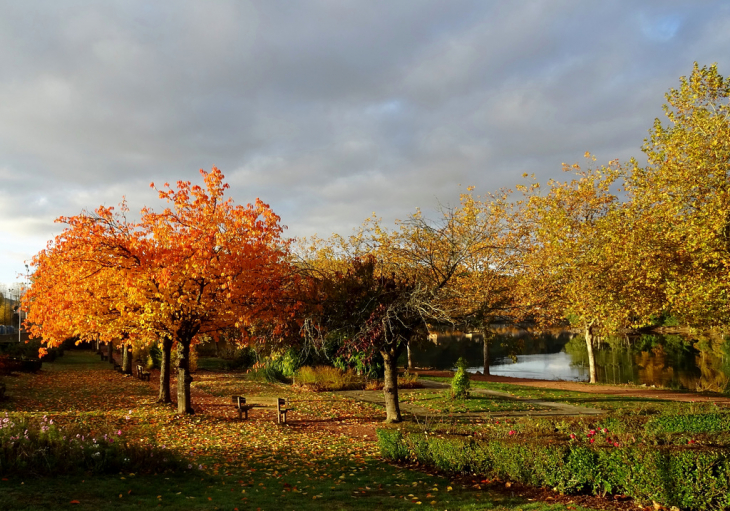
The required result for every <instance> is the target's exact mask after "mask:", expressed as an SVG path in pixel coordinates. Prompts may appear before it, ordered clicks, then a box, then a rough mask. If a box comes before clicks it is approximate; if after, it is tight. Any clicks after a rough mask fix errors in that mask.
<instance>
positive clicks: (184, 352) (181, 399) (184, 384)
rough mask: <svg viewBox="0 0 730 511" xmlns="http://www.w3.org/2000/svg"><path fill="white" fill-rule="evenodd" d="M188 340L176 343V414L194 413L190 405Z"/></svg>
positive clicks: (190, 380)
mask: <svg viewBox="0 0 730 511" xmlns="http://www.w3.org/2000/svg"><path fill="white" fill-rule="evenodd" d="M192 381H193V377H192V376H190V340H189V339H188V340H186V341H180V340H178V342H177V413H179V414H185V413H195V411H194V410H193V407H192V406H191V404H190V383H191V382H192Z"/></svg>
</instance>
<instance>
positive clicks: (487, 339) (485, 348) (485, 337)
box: [482, 329, 492, 376]
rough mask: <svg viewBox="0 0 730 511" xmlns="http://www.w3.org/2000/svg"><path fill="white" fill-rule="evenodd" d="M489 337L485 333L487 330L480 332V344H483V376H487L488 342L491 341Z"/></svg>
mask: <svg viewBox="0 0 730 511" xmlns="http://www.w3.org/2000/svg"><path fill="white" fill-rule="evenodd" d="M491 340H492V338H491V335H489V334H488V333H487V330H486V329H485V330H483V331H482V342H483V343H484V348H483V350H484V373H483V374H484V376H489V341H491Z"/></svg>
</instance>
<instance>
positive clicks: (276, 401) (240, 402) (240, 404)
mask: <svg viewBox="0 0 730 511" xmlns="http://www.w3.org/2000/svg"><path fill="white" fill-rule="evenodd" d="M231 402H232V403H233V405H234V406H235V407H236V410H237V411H238V418H239V419H242V418H243V417H244V416H245V417H246V419H248V411H249V410H250V409H251V408H270V409H272V410H276V422H277V423H278V424H282V423H286V414H287V412H290V411H292V408H287V407H286V399H284V398H283V397H276V398H273V399H266V398H262V399H261V400H258V399H257V400H256V402H246V398H245V397H243V396H232V397H231Z"/></svg>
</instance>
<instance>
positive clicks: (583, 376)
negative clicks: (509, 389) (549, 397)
mask: <svg viewBox="0 0 730 511" xmlns="http://www.w3.org/2000/svg"><path fill="white" fill-rule="evenodd" d="M482 370H483V366H481V365H480V366H479V367H470V368H469V369H468V371H470V372H472V373H475V372H477V371H479V372H481V371H482ZM489 372H490V374H494V375H496V376H511V377H512V378H535V379H538V380H566V381H586V380H588V368H587V367H583V366H582V365H575V364H573V358H572V357H571V356H570V355H569V354H568V353H565V352H562V351H561V352H558V353H544V354H543V353H540V354H536V355H517V360H512V359H511V358H503V359H500V360H499V361H497V363H494V364H489Z"/></svg>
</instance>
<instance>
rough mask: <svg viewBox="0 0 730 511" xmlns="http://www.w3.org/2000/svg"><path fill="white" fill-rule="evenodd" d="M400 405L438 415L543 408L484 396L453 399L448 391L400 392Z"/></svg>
mask: <svg viewBox="0 0 730 511" xmlns="http://www.w3.org/2000/svg"><path fill="white" fill-rule="evenodd" d="M400 399H401V402H402V403H407V404H411V405H414V406H418V407H421V408H424V409H426V410H430V411H431V412H434V413H439V414H448V413H451V414H459V413H482V412H528V413H529V412H533V411H537V410H544V409H546V408H545V407H542V406H538V405H535V404H533V403H529V402H525V401H519V400H515V399H508V398H503V397H497V396H489V395H484V394H472V395H471V396H470V397H469V398H468V399H453V398H452V397H451V395H450V392H449V390H448V389H445V390H419V391H410V392H401V393H400Z"/></svg>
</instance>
